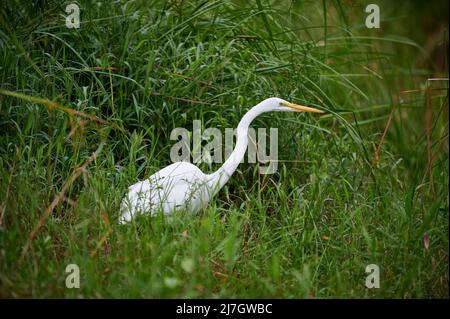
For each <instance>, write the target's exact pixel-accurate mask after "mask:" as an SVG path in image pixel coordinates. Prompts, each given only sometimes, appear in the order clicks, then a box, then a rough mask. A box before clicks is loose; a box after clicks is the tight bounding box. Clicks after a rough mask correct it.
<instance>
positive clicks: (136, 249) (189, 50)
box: [0, 0, 448, 298]
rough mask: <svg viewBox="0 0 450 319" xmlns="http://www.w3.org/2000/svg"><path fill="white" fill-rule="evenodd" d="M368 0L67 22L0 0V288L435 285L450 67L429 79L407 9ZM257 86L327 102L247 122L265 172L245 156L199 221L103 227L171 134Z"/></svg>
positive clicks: (438, 284)
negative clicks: (77, 280) (274, 156)
mask: <svg viewBox="0 0 450 319" xmlns="http://www.w3.org/2000/svg"><path fill="white" fill-rule="evenodd" d="M365 4H366V3H365V2H358V3H356V4H352V2H346V1H292V2H289V1H266V0H258V1H255V2H246V1H208V2H195V1H144V0H137V1H131V2H129V1H115V2H111V3H109V2H98V1H80V2H79V5H80V8H81V28H80V29H67V28H66V27H65V25H64V15H65V12H64V8H65V6H64V5H63V4H61V3H60V2H59V1H40V2H36V3H35V4H32V3H22V2H21V1H12V0H9V1H7V2H6V5H4V6H2V8H1V11H0V12H1V14H0V26H1V28H0V48H1V51H0V52H1V55H0V61H1V63H0V70H1V72H0V88H1V91H0V121H1V122H0V123H1V124H0V128H1V130H0V132H1V133H0V164H1V165H0V203H1V206H0V209H1V210H0V216H1V217H0V221H1V222H0V296H2V297H93V298H103V297H114V298H116V297H146V298H161V297H249V298H254V297H275V298H329V297H362V298H367V297H383V298H390V297H401V298H412V297H440V298H442V297H447V298H448V80H447V81H427V79H428V78H448V73H447V72H446V71H445V70H447V67H446V68H445V69H439V67H438V66H436V63H435V61H434V60H433V57H432V56H431V54H430V52H429V51H427V48H426V45H425V44H424V39H426V38H427V34H422V33H424V32H425V30H424V31H422V29H420V28H418V27H417V32H416V33H418V34H417V38H416V40H414V39H412V38H411V34H410V31H409V30H410V27H409V25H408V24H405V21H409V20H408V19H406V18H405V14H404V12H407V13H409V17H411V14H417V15H418V14H420V12H418V11H417V10H415V8H417V7H415V6H414V3H409V4H408V5H405V4H402V5H396V6H394V5H393V4H391V3H388V2H386V3H384V2H382V4H383V5H382V14H383V15H382V26H383V27H382V29H380V30H374V29H366V28H365V26H364V19H365V13H364V8H365ZM441 5H442V4H440V3H436V2H435V3H434V4H433V7H432V8H434V7H436V6H441ZM423 12H424V11H423ZM417 21H418V20H417ZM421 32H422V33H421ZM443 37H444V42H445V39H446V37H448V33H447V35H444V36H443ZM420 41H422V42H420ZM447 43H448V42H447ZM421 61H425V62H421ZM444 61H448V57H444ZM424 63H425V64H424ZM428 86H429V89H428V90H426V88H427V87H428ZM11 92H17V93H20V94H23V95H26V97H25V98H24V96H23V95H20V96H19V97H17V94H15V93H11ZM14 95H15V96H14ZM270 96H279V97H282V98H285V99H287V100H289V101H292V102H297V103H301V104H305V105H310V106H319V107H321V108H322V109H325V110H328V114H327V115H325V116H323V117H314V116H309V115H304V114H294V115H293V114H266V115H264V116H261V117H260V118H258V119H257V120H256V121H255V123H254V124H253V126H254V127H266V128H269V127H277V128H278V129H279V134H278V135H279V155H278V157H279V159H280V163H279V165H278V171H277V172H276V173H275V174H272V175H258V165H255V164H246V163H243V164H241V165H240V166H239V168H238V170H237V171H236V173H235V174H234V175H233V177H232V179H231V180H230V182H229V183H228V184H227V185H226V186H225V188H224V189H223V190H221V192H220V193H219V196H218V197H217V198H215V199H214V200H213V201H212V202H211V203H210V205H209V207H208V208H207V209H206V210H205V211H203V212H202V213H201V214H199V215H197V216H189V215H186V214H183V212H180V213H179V214H177V216H176V218H174V220H173V221H172V222H168V221H167V220H165V219H164V217H162V216H160V217H155V218H150V217H142V218H139V219H137V220H136V221H135V222H133V223H131V224H129V225H117V223H116V221H117V218H118V215H117V214H118V207H119V205H120V201H121V199H122V196H123V195H124V193H125V191H126V189H127V186H128V185H130V184H132V183H134V182H136V181H137V180H141V179H144V178H146V177H148V176H150V175H151V174H152V173H154V172H155V171H157V170H159V169H161V168H163V167H164V166H166V165H168V164H170V157H169V152H170V148H171V146H172V145H173V143H174V142H173V141H171V140H170V132H171V131H172V130H173V129H174V128H176V127H185V128H187V129H189V130H192V121H193V120H197V119H198V120H201V122H202V127H203V128H207V127H219V128H222V129H224V128H227V127H235V126H236V125H237V123H238V122H239V120H240V118H241V117H242V116H243V114H245V112H246V111H247V110H248V109H249V108H250V107H251V106H253V105H254V104H256V103H258V102H259V101H261V100H263V99H265V98H267V97H270ZM50 101H53V102H50ZM427 109H428V113H427ZM72 110H76V112H78V113H74V111H72ZM100 145H101V147H102V148H101V149H98V147H99V146H100ZM96 150H98V155H97V156H95V157H92V154H93V153H94V152H95V151H96ZM80 167H81V168H83V169H81V170H80ZM217 167H218V165H208V164H206V163H202V164H201V165H200V168H202V169H203V170H204V171H205V172H211V171H212V170H214V169H216V168H217ZM430 177H431V178H430ZM52 203H53V205H52ZM72 263H76V264H77V265H79V267H80V271H81V287H80V289H68V288H66V286H65V278H66V276H67V273H65V268H66V266H67V265H68V264H72ZM368 264H378V265H379V266H380V269H381V288H380V289H367V288H366V287H365V286H364V283H365V277H366V275H367V274H366V273H365V267H366V266H367V265H368Z"/></svg>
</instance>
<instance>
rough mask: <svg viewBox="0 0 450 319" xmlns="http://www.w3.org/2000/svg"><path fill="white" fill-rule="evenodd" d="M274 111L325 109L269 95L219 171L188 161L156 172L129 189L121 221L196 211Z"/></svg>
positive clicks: (247, 118) (240, 130) (245, 122)
mask: <svg viewBox="0 0 450 319" xmlns="http://www.w3.org/2000/svg"><path fill="white" fill-rule="evenodd" d="M271 111H297V112H314V113H323V111H321V110H318V109H315V108H311V107H307V106H302V105H297V104H293V103H290V102H287V101H285V100H282V99H279V98H275V97H273V98H268V99H266V100H264V101H262V102H261V103H259V104H257V105H255V106H254V107H253V108H251V109H250V110H249V111H248V112H247V113H246V114H245V115H244V117H243V118H242V119H241V121H240V122H239V125H238V127H237V141H236V147H235V148H234V150H233V152H232V153H231V155H230V157H229V158H228V159H227V160H226V161H225V162H224V164H223V165H222V167H220V168H219V169H218V170H217V171H216V172H214V173H212V174H204V173H203V172H202V171H201V170H200V169H199V168H198V167H197V166H195V165H193V164H191V163H188V162H176V163H173V164H171V165H169V166H167V167H165V168H163V169H161V170H160V171H158V172H156V173H155V174H153V175H152V176H150V177H149V178H148V179H146V180H144V181H141V182H138V183H136V184H134V185H132V186H130V187H129V189H128V194H127V195H126V196H125V198H124V199H123V201H122V204H121V207H120V213H119V215H120V216H119V223H126V222H129V221H131V220H132V219H133V218H134V217H136V216H137V215H139V214H151V215H155V214H156V213H158V212H162V213H164V214H172V213H173V212H174V211H177V210H184V211H186V212H188V213H196V212H198V211H199V210H200V209H202V208H203V207H205V206H206V205H207V204H208V202H209V200H210V199H211V198H212V197H213V196H214V195H215V194H217V192H218V191H219V190H220V189H221V188H222V187H223V186H224V185H225V184H226V182H227V181H228V180H229V178H230V177H231V175H233V173H234V171H235V170H236V168H237V167H238V165H239V163H240V162H241V160H242V159H243V157H244V155H245V152H246V150H247V144H248V137H247V133H248V128H249V126H250V124H251V122H252V121H253V120H254V119H255V118H256V117H257V116H258V115H260V114H262V113H265V112H271Z"/></svg>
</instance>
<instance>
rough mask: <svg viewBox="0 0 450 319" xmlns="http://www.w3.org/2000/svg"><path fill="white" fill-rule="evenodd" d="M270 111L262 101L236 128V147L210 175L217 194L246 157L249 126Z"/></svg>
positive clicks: (210, 181) (211, 185)
mask: <svg viewBox="0 0 450 319" xmlns="http://www.w3.org/2000/svg"><path fill="white" fill-rule="evenodd" d="M267 111H269V110H268V109H267V107H264V105H263V104H262V103H260V104H257V105H255V106H254V107H252V108H251V109H250V110H249V111H248V112H247V113H245V115H244V117H243V118H242V119H241V121H240V122H239V125H238V127H237V130H236V135H237V139H236V147H235V148H234V150H233V152H232V153H231V154H230V157H229V158H228V159H227V160H226V161H225V162H224V163H223V165H222V166H221V167H220V168H219V169H218V170H217V171H216V172H214V173H212V174H210V175H208V186H209V187H210V189H212V190H213V194H211V195H214V194H216V193H217V192H218V191H219V190H220V189H221V188H222V187H223V186H224V185H225V184H226V182H227V181H228V180H229V179H230V177H231V175H233V173H234V171H235V170H236V168H237V167H238V165H239V163H240V162H241V161H242V159H243V158H244V155H245V152H246V150H247V145H248V128H249V126H250V124H251V123H252V121H253V120H254V119H255V118H256V117H257V116H258V115H260V114H261V113H264V112H267Z"/></svg>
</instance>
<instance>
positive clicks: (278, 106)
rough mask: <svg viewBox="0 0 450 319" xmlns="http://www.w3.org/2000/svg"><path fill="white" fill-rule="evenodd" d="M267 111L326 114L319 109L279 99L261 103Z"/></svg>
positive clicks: (269, 99) (273, 98) (275, 98)
mask: <svg viewBox="0 0 450 319" xmlns="http://www.w3.org/2000/svg"><path fill="white" fill-rule="evenodd" d="M261 104H263V107H264V108H267V111H283V112H311V113H324V111H321V110H319V109H315V108H313V107H308V106H303V105H298V104H294V103H291V102H288V101H285V100H283V99H280V98H277V97H271V98H268V99H266V100H264V101H262V102H261Z"/></svg>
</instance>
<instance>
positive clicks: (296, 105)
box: [281, 102, 325, 113]
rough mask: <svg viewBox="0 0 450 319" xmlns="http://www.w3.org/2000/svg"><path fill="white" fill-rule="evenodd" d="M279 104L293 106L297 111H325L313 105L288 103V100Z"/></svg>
mask: <svg viewBox="0 0 450 319" xmlns="http://www.w3.org/2000/svg"><path fill="white" fill-rule="evenodd" d="M281 105H283V106H289V107H290V108H293V109H294V110H296V111H298V112H311V113H325V112H324V111H321V110H318V109H315V108H313V107H308V106H303V105H298V104H294V103H289V102H281Z"/></svg>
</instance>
